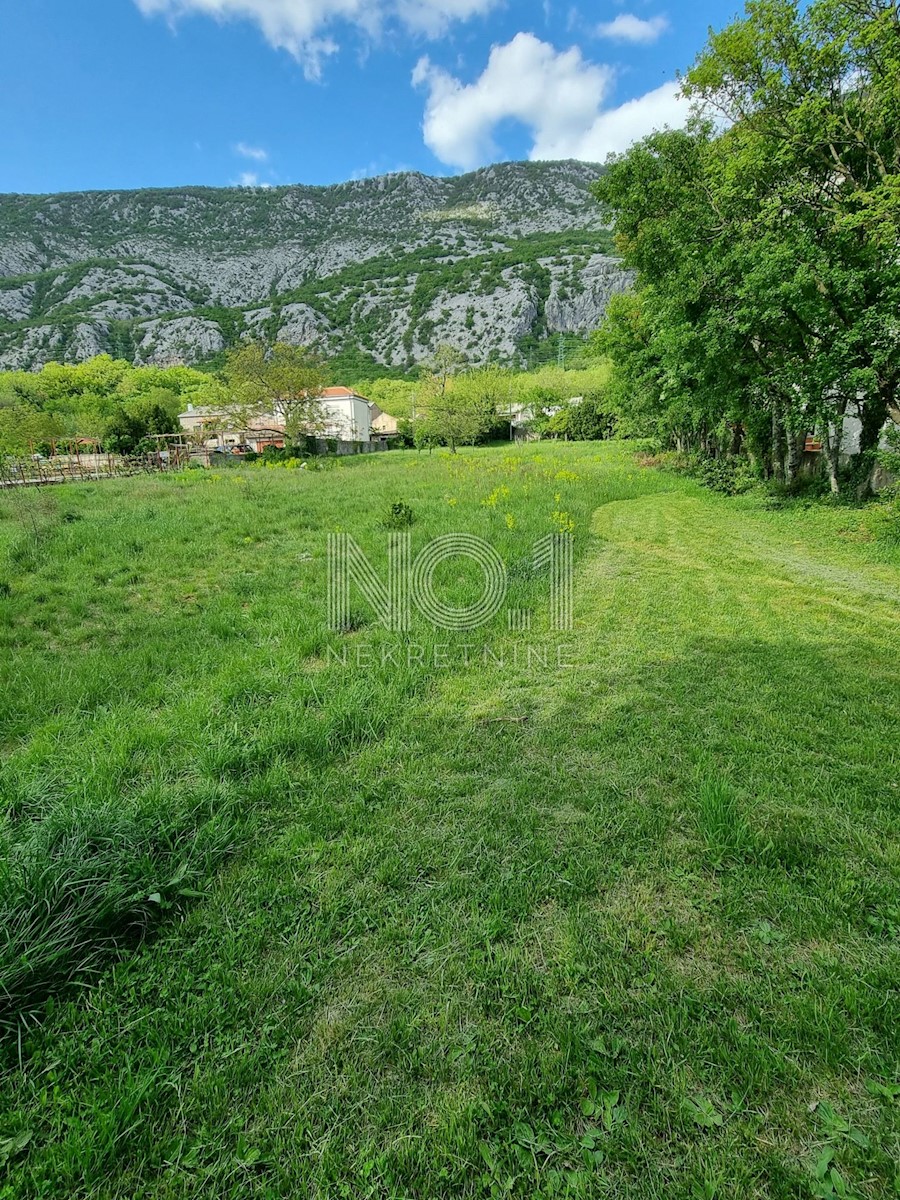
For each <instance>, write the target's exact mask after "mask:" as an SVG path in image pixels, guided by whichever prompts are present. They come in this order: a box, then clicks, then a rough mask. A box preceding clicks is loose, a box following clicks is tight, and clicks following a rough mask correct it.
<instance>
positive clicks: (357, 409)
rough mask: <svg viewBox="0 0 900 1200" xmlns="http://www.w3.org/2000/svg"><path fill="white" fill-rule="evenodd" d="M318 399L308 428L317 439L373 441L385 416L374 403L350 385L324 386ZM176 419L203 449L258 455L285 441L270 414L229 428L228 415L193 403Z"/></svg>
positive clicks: (280, 426)
mask: <svg viewBox="0 0 900 1200" xmlns="http://www.w3.org/2000/svg"><path fill="white" fill-rule="evenodd" d="M319 402H320V406H321V413H322V420H321V422H320V423H319V424H318V426H317V428H316V429H315V430H310V432H311V433H314V434H315V436H316V437H319V438H328V439H335V440H337V441H340V442H362V443H366V444H367V443H369V442H371V441H372V430H373V424H374V422H375V421H377V420H380V419H382V418H383V417H384V414H383V413H382V411H381V409H380V408H379V407H378V405H377V404H373V403H372V401H371V400H367V399H366V398H365V396H360V395H359V393H358V392H355V391H354V390H353V389H352V388H347V387H330V388H325V390H324V391H323V392H322V395H321V396H320V397H319ZM178 419H179V421H180V422H181V428H182V429H183V430H185V432H186V433H189V434H191V435H193V439H194V440H195V441H196V442H197V443H198V446H199V448H201V449H204V450H216V449H221V450H226V451H233V452H236V451H240V450H255V451H256V452H257V453H258V454H261V453H262V451H263V450H265V449H266V447H267V446H276V447H279V448H281V447H283V446H284V444H285V427H284V422H283V421H282V420H281V419H280V418H279V417H277V416H274V415H272V414H268V415H263V416H260V417H259V418H257V420H255V421H254V422H253V423H252V424H250V425H248V426H247V428H245V429H237V428H231V427H229V426H230V422H229V419H228V417H227V415H226V414H225V413H223V412H221V411H219V410H217V409H212V408H202V407H196V408H195V407H194V406H193V405H189V406H188V409H187V411H186V412H183V413H181V414H180V416H179V418H178ZM390 419H392V418H390ZM379 432H381V431H379Z"/></svg>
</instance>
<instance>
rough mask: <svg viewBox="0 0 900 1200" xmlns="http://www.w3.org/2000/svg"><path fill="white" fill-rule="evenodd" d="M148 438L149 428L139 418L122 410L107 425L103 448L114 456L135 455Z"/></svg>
mask: <svg viewBox="0 0 900 1200" xmlns="http://www.w3.org/2000/svg"><path fill="white" fill-rule="evenodd" d="M146 436H147V427H146V425H145V424H144V422H143V421H141V420H140V418H138V417H133V416H132V415H131V414H130V413H128V412H126V411H125V409H124V408H120V409H119V410H118V411H117V412H116V413H115V414H114V415H113V416H112V417H111V418H110V419H109V421H108V422H107V423H106V429H105V431H104V434H103V448H104V450H110V451H112V453H113V454H134V453H135V451H136V450H137V448H138V444H139V443H140V442H141V440H142V439H143V438H145V437H146Z"/></svg>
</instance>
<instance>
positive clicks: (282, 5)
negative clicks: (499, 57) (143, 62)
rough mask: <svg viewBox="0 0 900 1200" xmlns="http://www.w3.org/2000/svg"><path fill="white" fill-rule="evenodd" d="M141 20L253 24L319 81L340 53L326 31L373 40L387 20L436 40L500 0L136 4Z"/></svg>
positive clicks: (144, 0)
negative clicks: (347, 29) (350, 30)
mask: <svg viewBox="0 0 900 1200" xmlns="http://www.w3.org/2000/svg"><path fill="white" fill-rule="evenodd" d="M134 2H135V3H136V4H137V6H138V8H139V9H140V10H141V12H142V13H144V14H145V16H164V17H168V18H169V19H170V20H175V19H177V18H178V17H182V16H186V15H190V14H201V15H203V16H207V17H214V18H216V19H217V20H220V21H227V20H248V21H254V22H255V23H256V24H257V25H258V26H259V27H260V29H261V30H262V32H263V35H264V36H265V38H266V40H267V41H268V42H269V43H270V45H272V46H274V47H275V48H276V49H279V50H287V51H288V53H289V54H292V55H293V56H294V58H296V59H297V60H298V62H300V63H302V64H303V69H304V71H305V72H306V75H307V76H308V77H309V78H311V79H317V78H319V76H320V75H321V73H322V64H323V61H324V60H325V59H326V58H327V57H328V56H329V55H332V54H335V53H336V52H337V50H338V48H339V47H338V43H337V42H336V41H335V40H334V38H333V37H332V36H331V35H330V33H329V32H328V31H329V30H331V29H333V27H334V26H335V25H337V24H339V23H341V22H343V23H345V24H350V25H353V26H355V27H357V28H358V29H361V30H362V31H363V32H365V33H366V34H367V35H369V36H370V37H375V36H377V35H378V33H379V32H380V31H381V29H382V28H383V27H384V26H385V25H386V24H389V23H390V22H392V21H393V22H399V23H400V24H401V25H403V26H404V27H405V28H407V29H409V30H411V31H413V32H416V33H422V34H425V35H426V36H428V37H437V36H439V35H440V34H441V33H443V32H444V30H445V29H446V28H447V27H448V26H449V25H450V24H451V23H452V22H453V21H464V20H468V19H469V18H470V17H474V16H479V15H482V14H484V13H487V12H489V11H490V10H491V9H493V8H496V7H497V6H498V5H499V4H500V3H502V0H134Z"/></svg>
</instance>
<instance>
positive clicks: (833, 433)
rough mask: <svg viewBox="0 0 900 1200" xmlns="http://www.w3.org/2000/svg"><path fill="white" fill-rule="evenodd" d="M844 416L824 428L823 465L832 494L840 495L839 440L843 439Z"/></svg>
mask: <svg viewBox="0 0 900 1200" xmlns="http://www.w3.org/2000/svg"><path fill="white" fill-rule="evenodd" d="M843 431H844V418H843V416H842V417H841V418H840V420H839V422H838V424H837V425H828V426H827V427H826V429H825V466H826V467H827V469H828V482H829V484H830V486H831V493H832V495H834V496H837V495H840V491H841V481H840V476H839V472H840V465H841V442H842V440H843Z"/></svg>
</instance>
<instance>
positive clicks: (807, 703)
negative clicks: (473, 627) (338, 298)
mask: <svg viewBox="0 0 900 1200" xmlns="http://www.w3.org/2000/svg"><path fill="white" fill-rule="evenodd" d="M399 501H402V502H404V503H406V504H408V505H409V506H410V507H411V508H412V510H413V513H414V516H415V521H414V524H413V525H412V528H411V533H412V536H413V543H414V546H415V547H416V548H418V547H421V546H422V545H424V544H425V543H426V542H427V541H428V540H429V539H430V538H432V537H434V536H436V535H438V534H441V533H446V532H455V531H464V532H468V533H474V534H478V535H479V536H481V537H484V538H486V539H488V540H490V541H491V542H492V544H493V545H494V546H496V548H497V550H498V551H499V552H500V554H501V555H502V556H503V557H504V559H505V561H506V562H507V565H508V567H509V572H510V579H511V586H510V593H509V604H510V606H512V607H517V608H532V609H533V610H534V614H535V616H534V622H533V628H532V631H531V632H530V633H527V634H525V633H511V632H509V631H508V630H507V624H506V620H505V617H504V615H503V614H501V615H500V616H498V617H497V618H496V620H495V621H494V622H493V623H492V624H490V625H488V626H486V627H484V628H482V629H480V630H478V631H476V632H474V633H471V632H470V633H467V634H464V635H463V634H447V633H443V632H440V631H437V630H434V629H431V628H429V627H428V626H427V625H426V624H425V622H424V621H423V620H421V619H417V621H416V627H415V629H414V632H413V633H412V634H411V635H408V636H407V635H399V634H394V633H389V632H387V631H386V630H383V629H381V628H380V627H378V626H377V625H376V623H375V619H374V616H373V615H372V614H371V613H370V611H369V610H368V608H367V606H366V605H365V603H364V602H363V601H362V600H361V599H360V598H359V597H357V598H356V599H355V600H354V604H357V603H358V608H355V609H354V620H353V621H352V622H351V628H350V629H348V631H347V632H345V633H331V632H329V631H328V630H327V628H326V625H325V612H326V608H325V594H326V565H325V555H326V537H327V534H329V533H333V532H347V533H350V534H352V535H353V536H354V538H355V539H356V540H357V541H358V543H359V544H360V546H362V547H363V549H364V550H366V552H367V553H368V554H369V555H370V557H371V559H372V561H373V562H374V563H377V564H383V563H384V561H385V550H384V546H385V539H386V534H385V531H384V528H383V525H384V522H385V517H386V514H387V513H388V511H389V509H390V506H391V505H392V504H393V503H396V502H399ZM878 529H879V522H878V514H877V513H872V512H871V511H866V510H854V509H850V508H838V507H829V506H826V505H820V506H804V505H801V504H792V505H789V506H787V507H785V508H782V509H776V510H773V509H770V508H769V507H767V505H766V503H765V501H764V500H763V499H762V498H757V497H748V498H740V499H731V500H729V499H724V498H720V497H717V496H714V495H712V494H711V493H708V492H704V491H702V490H700V489H699V488H698V487H696V486H695V485H694V484H692V483H689V482H686V481H685V480H683V479H680V478H677V477H675V476H672V475H666V474H663V473H660V472H656V471H652V470H641V469H639V468H638V466H637V465H636V464H635V460H634V457H633V454H632V452H631V451H630V449H629V448H628V447H627V446H624V445H614V444H582V445H550V444H546V443H545V444H540V445H537V446H528V447H519V448H514V449H510V450H501V449H489V450H479V451H469V452H466V453H464V454H460V455H459V456H457V457H456V458H455V459H454V458H451V457H450V456H447V455H443V454H437V453H436V454H434V455H433V456H426V455H423V456H418V455H416V454H415V453H413V452H409V453H406V452H398V453H392V454H390V455H379V456H373V457H372V458H365V459H360V460H353V461H352V462H347V463H345V464H344V465H342V466H338V467H335V468H334V469H331V470H324V471H318V472H313V471H303V472H292V471H286V470H264V469H257V468H247V469H243V470H228V471H222V472H221V473H219V474H217V473H215V472H199V471H191V472H186V473H185V474H183V475H181V476H169V477H159V478H146V479H136V480H124V481H110V482H107V483H98V484H96V485H70V486H66V487H65V488H59V489H57V490H55V491H53V492H42V493H40V494H37V493H28V494H25V493H17V494H15V495H0V646H2V661H0V674H2V680H0V682H2V687H0V750H2V759H0V799H2V805H0V843H2V858H0V926H2V939H0V1030H2V1035H0V1056H2V1057H0V1068H2V1073H0V1197H2V1198H3V1200H11V1198H16V1200H20V1198H21V1200H38V1198H41V1197H61V1198H69V1197H87V1196H90V1197H104V1198H107V1197H109V1198H112V1197H117V1198H122V1200H134V1198H137V1197H153V1198H154V1200H175V1198H184V1200H196V1198H198V1197H209V1198H211V1200H212V1198H216V1200H220V1198H225V1197H234V1198H235V1200H238V1198H240V1200H244V1198H246V1197H291V1198H294V1197H298V1198H299V1197H322V1198H324V1197H335V1198H337V1197H342V1198H347V1200H359V1198H363V1197H379V1198H384V1200H388V1198H390V1200H403V1198H406V1197H410V1198H411V1197H421V1198H423V1200H424V1198H427V1200H432V1198H443V1197H454V1198H455V1197H482V1196H483V1197H505V1196H510V1197H522V1198H528V1200H531V1198H535V1197H564V1196H565V1197H607V1196H608V1197H623V1198H627V1200H649V1198H651V1197H653V1198H654V1200H655V1198H658V1200H682V1198H683V1200H713V1198H716V1200H731V1198H741V1200H743V1198H752V1197H766V1198H779V1200H781V1198H785V1200H787V1198H789V1197H790V1198H798V1200H800V1198H803V1197H817V1196H818V1197H825V1196H836V1197H837V1196H843V1197H857V1198H858V1200H875V1198H880V1197H887V1196H891V1195H900V1180H898V1176H900V1161H898V1157H900V1061H898V1059H900V1036H898V1028H900V1003H898V986H900V896H898V877H900V849H898V846H900V842H898V837H897V834H898V813H900V774H898V753H897V747H898V714H900V703H898V698H900V638H898V629H900V625H898V617H900V547H898V546H897V545H895V544H893V543H891V542H890V541H888V540H883V539H881V538H879V537H877V536H875V533H877V531H878ZM556 530H570V531H572V532H573V536H574V539H575V545H576V563H577V577H576V602H575V613H576V624H575V629H574V631H573V632H570V633H564V634H561V633H559V632H555V631H554V630H552V629H551V628H550V625H549V609H548V602H547V592H548V581H547V579H546V578H545V577H544V576H543V575H541V574H540V573H536V572H535V571H534V570H533V569H532V567H531V546H532V543H533V542H534V540H535V539H537V538H539V537H541V536H543V535H545V534H547V533H550V532H554V531H556ZM441 582H442V583H443V585H444V587H445V589H446V594H447V595H448V596H452V597H454V598H455V599H456V600H459V601H462V600H464V599H466V598H470V597H474V595H475V594H476V593H477V592H479V591H480V577H479V576H478V575H477V574H476V573H475V572H473V571H472V570H471V569H470V567H467V566H466V565H465V564H463V563H462V561H461V560H460V561H459V562H458V563H457V564H456V567H455V569H454V568H452V567H451V566H450V565H449V564H448V565H445V567H444V568H442V575H441ZM409 643H411V644H413V645H414V646H415V647H416V648H417V649H416V653H415V654H414V655H412V656H410V655H408V654H404V650H406V649H408V644H409ZM463 645H465V646H467V647H468V649H467V650H465V651H463V650H462V646H463ZM345 652H346V661H347V665H346V666H343V665H341V663H340V662H339V661H337V660H338V658H339V657H340V656H342V655H344V654H345ZM360 659H361V662H362V665H357V662H358V660H360ZM466 659H468V660H469V661H468V665H467V663H466ZM560 664H562V665H560ZM145 935H147V936H145Z"/></svg>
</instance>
